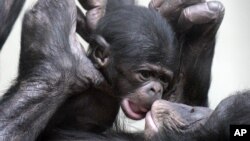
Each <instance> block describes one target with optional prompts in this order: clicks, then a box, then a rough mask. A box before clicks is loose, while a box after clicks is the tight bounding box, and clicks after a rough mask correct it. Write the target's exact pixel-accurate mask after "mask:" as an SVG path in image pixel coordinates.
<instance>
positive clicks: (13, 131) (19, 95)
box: [0, 77, 67, 141]
mask: <svg viewBox="0 0 250 141" xmlns="http://www.w3.org/2000/svg"><path fill="white" fill-rule="evenodd" d="M59 81H60V79H57V82H56V81H54V82H51V80H46V79H44V78H42V77H33V78H29V79H27V80H25V81H20V82H17V83H16V84H15V85H14V86H13V87H12V88H11V89H9V91H8V92H7V93H6V94H5V96H4V98H3V99H2V100H1V102H0V113H1V114H0V121H1V122H0V140H1V141H5V140H6V141H7V140H8V141H10V140H13V141H19V140H30V141H32V140H34V139H35V138H36V136H37V135H38V134H39V133H40V132H41V130H42V129H44V128H45V126H46V123H47V122H48V120H49V119H50V117H51V116H52V115H53V113H54V112H55V111H56V109H57V108H58V106H60V105H61V103H62V102H63V101H64V100H65V99H66V97H67V95H66V91H65V88H64V84H63V83H60V82H59Z"/></svg>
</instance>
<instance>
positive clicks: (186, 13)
mask: <svg viewBox="0 0 250 141" xmlns="http://www.w3.org/2000/svg"><path fill="white" fill-rule="evenodd" d="M224 11H225V9H224V6H223V5H222V3H220V2H219V1H209V2H206V3H201V4H197V5H193V6H190V7H187V8H185V9H184V10H183V12H182V13H181V15H180V18H179V21H178V27H179V29H182V30H187V29H189V28H191V27H192V26H193V25H202V24H207V23H210V24H207V28H212V27H217V28H216V29H215V30H217V29H218V27H219V25H220V23H221V21H222V19H223V17H224Z"/></svg>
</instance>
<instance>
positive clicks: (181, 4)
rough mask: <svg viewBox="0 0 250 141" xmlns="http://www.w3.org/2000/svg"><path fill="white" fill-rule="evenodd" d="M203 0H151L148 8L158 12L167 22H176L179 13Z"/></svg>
mask: <svg viewBox="0 0 250 141" xmlns="http://www.w3.org/2000/svg"><path fill="white" fill-rule="evenodd" d="M204 1H205V0H151V2H150V3H149V7H150V8H154V9H156V10H157V11H159V12H160V13H161V14H162V15H163V16H164V17H166V18H168V20H177V19H178V17H179V15H180V13H181V11H182V10H183V9H184V8H185V7H187V6H190V5H194V4H198V3H202V2H204Z"/></svg>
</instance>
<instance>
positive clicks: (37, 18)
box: [0, 0, 103, 141]
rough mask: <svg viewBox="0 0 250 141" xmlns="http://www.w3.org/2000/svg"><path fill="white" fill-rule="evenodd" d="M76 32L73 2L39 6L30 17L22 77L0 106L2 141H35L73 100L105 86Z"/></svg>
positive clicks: (42, 1)
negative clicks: (80, 93)
mask: <svg viewBox="0 0 250 141" xmlns="http://www.w3.org/2000/svg"><path fill="white" fill-rule="evenodd" d="M75 28H76V5H75V3H74V1H71V0H60V1H55V0H39V1H38V3H37V4H36V5H35V6H34V7H33V8H32V9H31V10H30V11H28V13H26V15H25V17H24V22H23V27H22V42H21V56H20V65H19V75H18V78H17V80H16V82H15V84H14V85H13V86H12V87H11V88H10V89H9V90H8V92H7V93H6V94H5V95H4V97H3V98H2V99H1V101H0V112H1V113H0V140H1V141H5V140H6V141H10V140H15V141H17V140H29V141H33V140H35V139H36V137H37V136H38V135H39V134H40V132H41V131H42V130H43V129H44V128H45V127H46V124H47V122H48V121H49V119H50V117H51V116H52V115H53V113H54V112H55V111H56V110H57V108H58V107H59V106H60V105H61V104H62V103H63V102H64V101H65V100H66V98H67V97H69V96H70V94H72V93H76V92H78V91H84V90H85V89H87V88H88V86H89V85H97V84H98V83H99V82H100V81H102V80H103V79H102V77H101V75H100V74H99V72H98V71H97V70H95V69H94V67H93V65H92V63H91V62H90V61H89V60H88V58H87V57H86V56H85V54H84V52H83V49H82V48H81V47H80V45H79V43H78V41H77V40H76V36H75ZM75 90H78V91H75Z"/></svg>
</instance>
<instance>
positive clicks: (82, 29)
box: [76, 0, 107, 41]
mask: <svg viewBox="0 0 250 141" xmlns="http://www.w3.org/2000/svg"><path fill="white" fill-rule="evenodd" d="M79 2H80V4H81V5H82V6H83V8H85V9H86V10H87V13H86V16H85V15H84V14H83V13H82V11H81V10H79V9H77V29H76V30H77V32H78V33H79V34H80V35H81V36H82V37H83V38H84V39H85V40H86V41H88V40H89V36H90V34H91V32H92V31H93V30H94V29H95V28H96V26H97V23H98V21H99V19H101V18H102V17H103V16H104V14H105V9H106V4H107V0H79Z"/></svg>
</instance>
